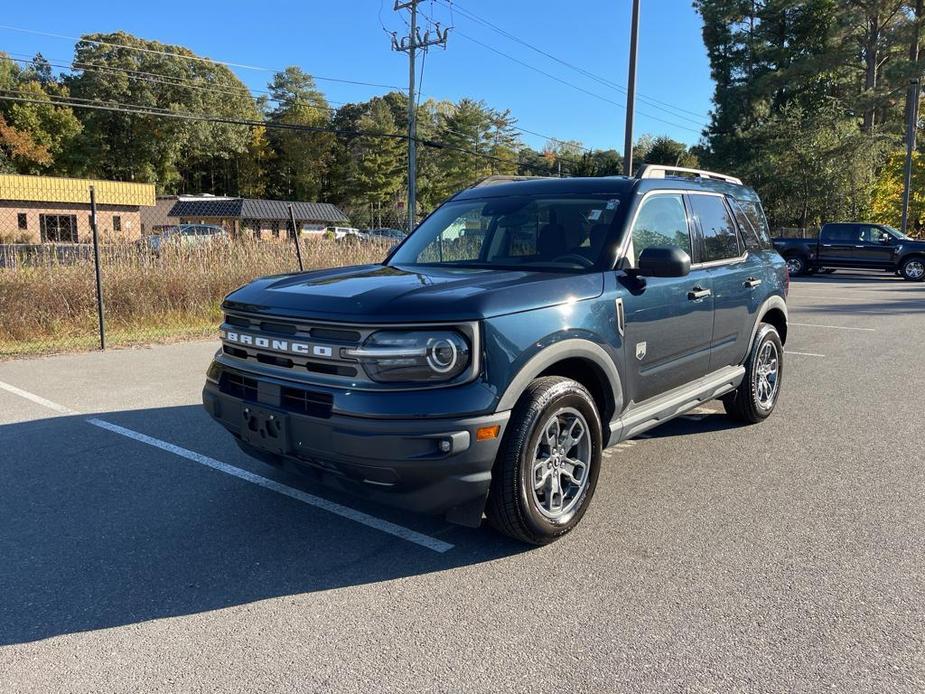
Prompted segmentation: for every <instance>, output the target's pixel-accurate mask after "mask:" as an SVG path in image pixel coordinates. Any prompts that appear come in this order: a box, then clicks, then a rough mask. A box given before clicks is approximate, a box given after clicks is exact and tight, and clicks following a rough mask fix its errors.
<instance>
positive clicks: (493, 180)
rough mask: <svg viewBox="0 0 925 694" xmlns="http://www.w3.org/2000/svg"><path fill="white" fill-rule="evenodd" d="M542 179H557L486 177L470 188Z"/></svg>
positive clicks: (499, 175)
mask: <svg viewBox="0 0 925 694" xmlns="http://www.w3.org/2000/svg"><path fill="white" fill-rule="evenodd" d="M541 178H556V177H555V176H508V175H504V174H496V175H494V176H486V177H485V178H483V179H482V180H480V181H476V182H475V183H473V184H472V185H471V186H469V187H470V188H481V187H483V186H491V185H495V184H496V183H511V182H513V181H536V180H538V179H541Z"/></svg>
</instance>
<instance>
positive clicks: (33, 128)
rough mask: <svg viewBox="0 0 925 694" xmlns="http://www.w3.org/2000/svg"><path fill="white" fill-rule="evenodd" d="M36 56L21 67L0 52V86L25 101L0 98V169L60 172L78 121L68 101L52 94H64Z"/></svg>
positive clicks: (65, 91)
mask: <svg viewBox="0 0 925 694" xmlns="http://www.w3.org/2000/svg"><path fill="white" fill-rule="evenodd" d="M45 66H47V63H44V59H42V58H41V55H37V56H36V59H35V60H34V61H33V64H32V65H31V66H29V67H27V68H26V69H21V68H20V67H19V66H18V65H17V64H16V63H15V62H13V61H12V60H10V59H9V58H7V57H6V56H5V55H3V54H0V89H3V90H6V91H8V92H11V93H13V94H14V95H15V96H17V97H21V98H23V99H28V100H29V101H28V102H25V101H23V102H15V101H3V102H0V170H4V171H12V172H18V173H26V174H40V173H49V172H53V171H55V172H59V173H65V172H66V171H67V166H66V164H65V162H64V155H65V153H66V152H67V151H68V150H69V148H70V147H71V146H72V143H73V141H74V139H75V138H76V137H77V135H78V134H79V133H80V129H81V126H80V122H79V121H78V120H77V117H76V116H75V115H74V112H73V110H72V109H71V108H70V107H68V106H57V105H54V104H53V103H52V99H61V98H66V97H67V96H68V90H67V87H64V86H62V85H60V84H58V83H57V82H56V81H55V79H54V78H53V76H51V74H50V73H49V72H48V71H47V70H46V69H45Z"/></svg>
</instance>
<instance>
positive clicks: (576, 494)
mask: <svg viewBox="0 0 925 694" xmlns="http://www.w3.org/2000/svg"><path fill="white" fill-rule="evenodd" d="M601 442H602V434H601V422H600V416H599V415H598V412H597V407H596V406H595V404H594V399H593V398H592V397H591V395H590V394H589V393H588V391H587V390H586V389H585V388H584V387H583V386H582V385H581V384H579V383H577V382H575V381H572V380H570V379H568V378H562V377H560V376H547V377H544V378H538V379H537V380H535V381H533V383H531V384H530V385H529V386H528V387H527V390H526V391H525V392H524V394H523V395H522V396H521V397H520V400H519V401H518V402H517V406H516V407H515V408H514V412H513V413H512V415H511V421H510V424H509V425H508V429H507V432H505V435H504V441H503V442H502V444H501V450H500V452H499V453H498V458H497V460H496V461H495V467H494V470H493V471H492V480H491V491H490V492H489V495H488V505H487V507H486V509H485V512H486V515H487V516H488V520H489V522H490V523H491V524H492V525H493V526H494V527H495V528H497V529H498V530H500V531H501V532H502V533H504V534H505V535H508V536H510V537H513V538H515V539H517V540H520V541H521V542H526V543H528V544H532V545H545V544H549V543H550V542H552V541H554V540H556V539H558V538H560V537H562V536H563V535H565V534H566V533H567V532H569V531H570V530H571V529H572V528H574V527H575V526H576V525H578V522H579V521H580V520H581V518H582V516H583V515H584V513H585V511H586V510H587V508H588V504H589V503H590V502H591V497H592V496H594V489H595V487H596V486H597V477H598V473H599V472H600V464H601Z"/></svg>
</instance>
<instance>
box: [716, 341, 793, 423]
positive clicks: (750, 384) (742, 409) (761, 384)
mask: <svg viewBox="0 0 925 694" xmlns="http://www.w3.org/2000/svg"><path fill="white" fill-rule="evenodd" d="M783 370H784V346H783V344H782V343H781V340H780V335H779V334H778V332H777V328H775V327H774V326H773V325H771V324H769V323H762V324H761V325H760V326H759V328H758V332H757V334H756V335H755V341H754V343H753V344H752V349H751V352H749V355H748V359H747V360H746V362H745V378H743V379H742V383H740V384H739V387H738V388H737V389H736V390H734V391H733V392H731V393H729V394H728V395H726V396H724V397H723V406H724V407H725V409H726V414H728V415H729V416H730V417H732V418H733V419H736V420H738V421H740V422H746V423H748V424H757V423H758V422H761V421H763V420H765V419H767V418H768V417H769V416H770V414H771V413H772V412H773V411H774V406H775V405H776V404H777V396H778V395H779V394H780V386H781V377H782V376H783Z"/></svg>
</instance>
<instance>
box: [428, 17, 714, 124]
mask: <svg viewBox="0 0 925 694" xmlns="http://www.w3.org/2000/svg"><path fill="white" fill-rule="evenodd" d="M437 2H440V3H441V4H443V5H445V6H446V7H448V8H450V12H451V13H452V12H453V10H454V9H455V10H456V11H457V12H459V13H460V14H461V15H463V16H464V17H466V18H467V19H470V20H472V21H474V22H477V23H479V24H482V25H483V26H486V27H488V28H489V29H491V30H492V31H494V32H496V33H498V34H500V35H501V36H504V37H505V38H508V39H510V40H511V41H514V42H516V43H519V44H520V45H522V46H525V47H526V48H529V49H530V50H532V51H535V52H536V53H538V54H540V55H542V56H544V57H546V58H549V59H550V60H553V61H555V62H557V63H559V64H560V65H563V66H565V67H567V68H569V69H570V70H574V71H576V72H578V73H580V74H582V75H584V76H585V77H588V78H589V79H592V80H594V81H595V82H598V83H599V84H602V85H604V86H607V87H610V88H611V89H614V90H616V91H618V92H620V93H623V94H626V93H627V88H626V87H624V86H623V85H621V84H618V83H616V82H614V81H612V80H609V79H607V78H606V77H601V76H600V75H597V74H595V73H593V72H591V71H590V70H587V69H585V68H583V67H581V66H579V65H575V64H574V63H570V62H568V61H566V60H563V59H562V58H559V57H558V56H556V55H553V54H552V53H549V52H548V51H545V50H543V49H542V48H539V47H538V46H535V45H533V44H532V43H529V42H528V41H525V40H524V39H522V38H520V37H519V36H517V35H515V34H512V33H511V32H509V31H507V30H505V29H503V28H502V27H500V26H498V25H497V24H493V23H492V22H490V21H488V20H487V19H485V18H483V17H479V16H478V15H476V14H474V13H473V12H470V11H469V10H466V9H465V8H463V7H460V6H459V4H456V3H453V2H451V1H450V0H437ZM637 97H638V98H639V99H640V100H641V101H647V102H650V105H653V106H655V107H656V108H660V110H664V111H666V113H667V112H668V110H672V111H678V112H680V113H686V114H689V115H692V116H695V117H696V118H697V120H694V119H692V118H687V117H685V116H683V115H680V113H678V114H674V113H669V115H672V116H674V117H677V118H681V119H683V120H688V121H690V122H693V123H697V124H698V125H705V124H706V120H705V119H704V114H702V113H697V112H696V111H689V110H688V109H684V108H681V107H679V106H675V105H674V104H670V103H668V102H666V101H662V100H660V99H656V98H654V97H650V96H646V95H644V94H639V93H637Z"/></svg>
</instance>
